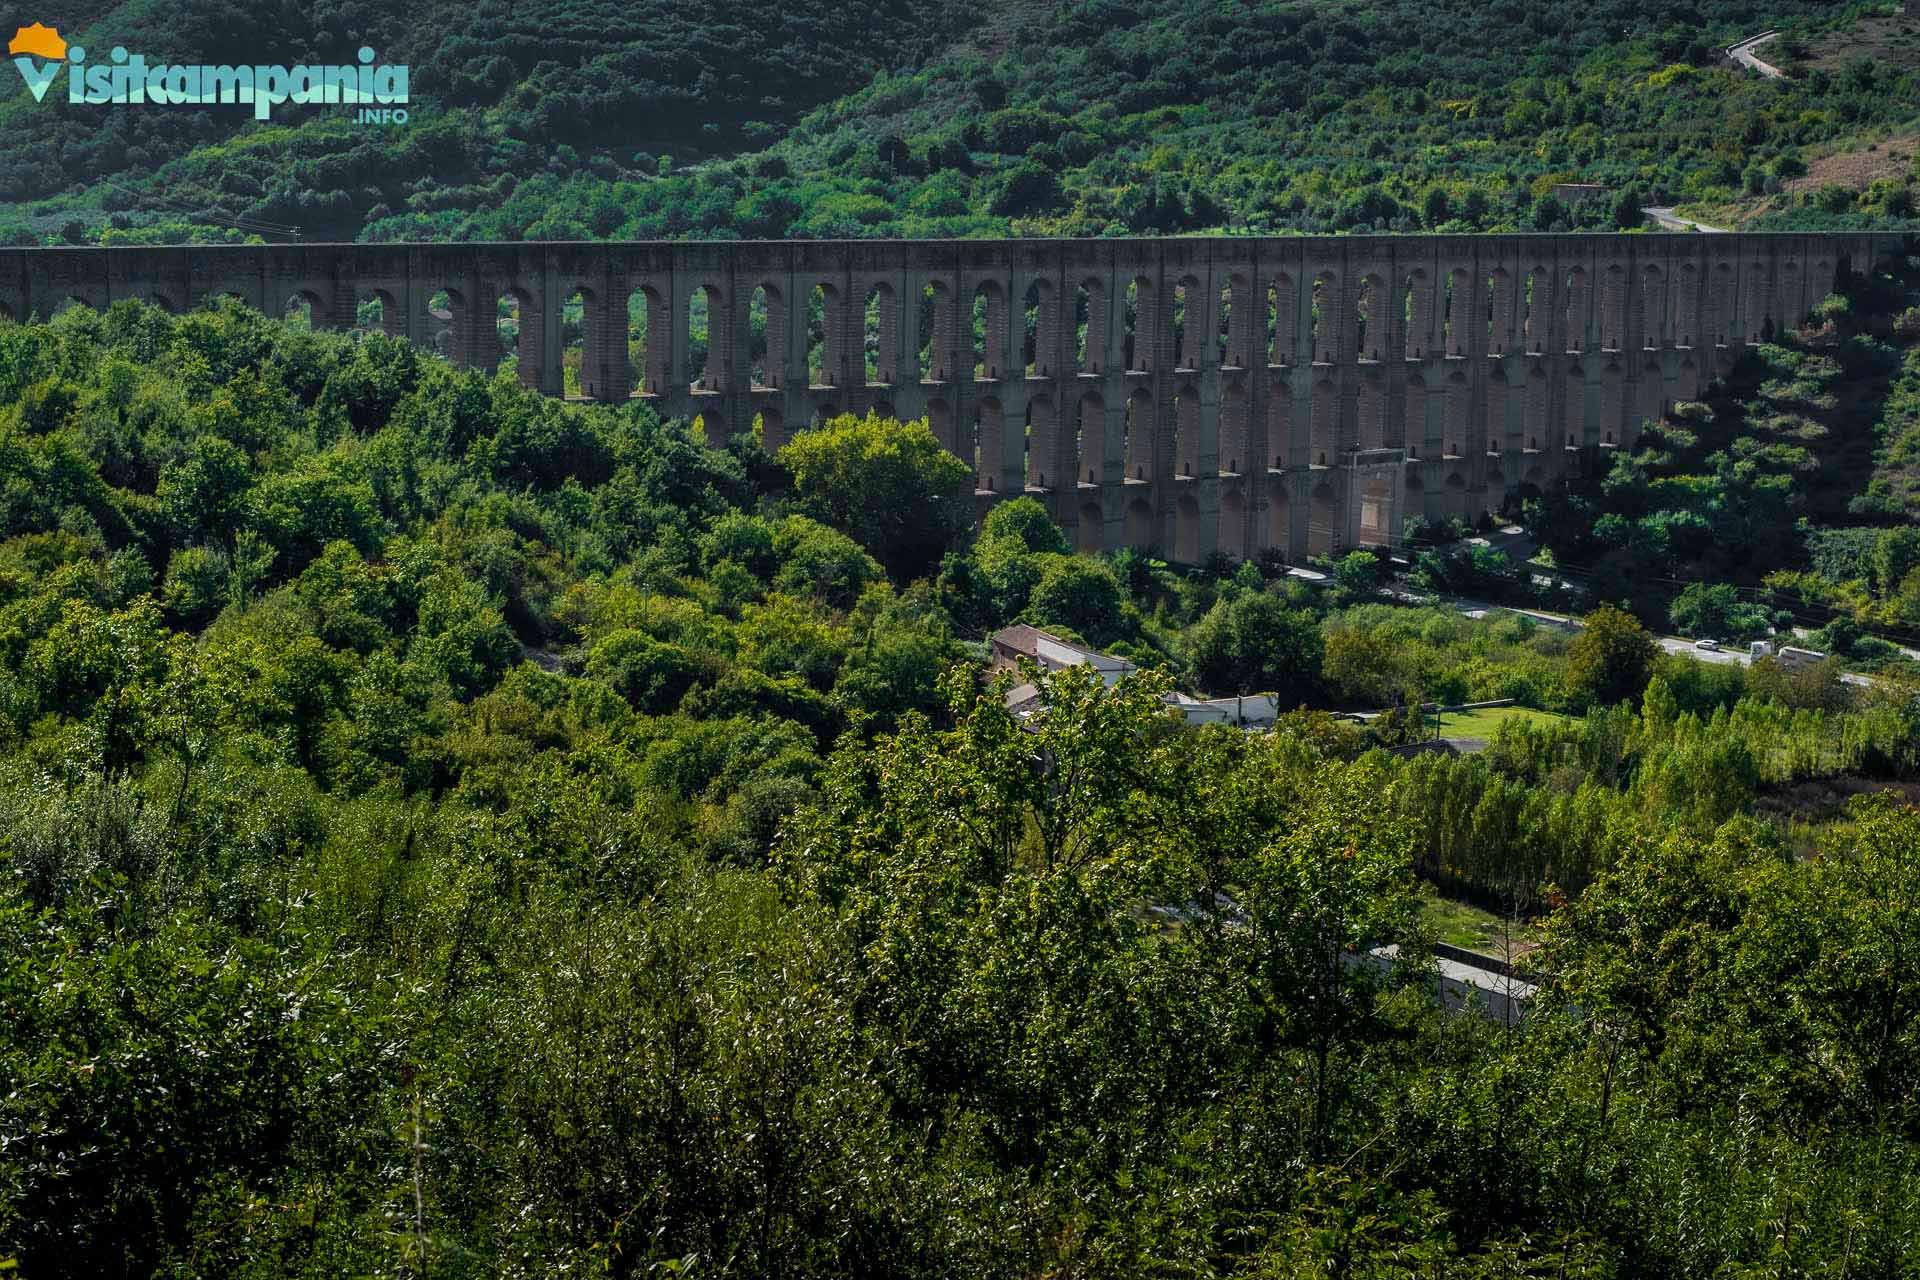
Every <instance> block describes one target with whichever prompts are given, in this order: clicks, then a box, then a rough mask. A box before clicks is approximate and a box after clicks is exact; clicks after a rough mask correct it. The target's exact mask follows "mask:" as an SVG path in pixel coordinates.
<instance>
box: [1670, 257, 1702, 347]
mask: <svg viewBox="0 0 1920 1280" xmlns="http://www.w3.org/2000/svg"><path fill="white" fill-rule="evenodd" d="M1678 274H1679V278H1678V279H1677V280H1675V281H1674V295H1675V296H1674V300H1673V317H1674V323H1673V344H1674V345H1675V346H1676V347H1692V346H1697V345H1699V342H1700V267H1699V265H1698V264H1696V263H1692V262H1683V263H1681V264H1680V271H1679V273H1678Z"/></svg>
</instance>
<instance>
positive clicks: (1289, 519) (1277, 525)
mask: <svg viewBox="0 0 1920 1280" xmlns="http://www.w3.org/2000/svg"><path fill="white" fill-rule="evenodd" d="M1267 545H1268V546H1269V547H1272V548H1273V549H1274V550H1275V551H1277V552H1278V553H1279V554H1280V558H1281V559H1282V560H1285V559H1287V558H1288V557H1290V556H1291V555H1292V554H1293V505H1292V504H1291V503H1290V502H1289V501H1288V500H1287V482H1286V479H1285V477H1283V476H1274V477H1272V483H1271V485H1270V492H1269V493H1268V495H1267Z"/></svg>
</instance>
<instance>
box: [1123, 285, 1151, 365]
mask: <svg viewBox="0 0 1920 1280" xmlns="http://www.w3.org/2000/svg"><path fill="white" fill-rule="evenodd" d="M1122 318H1123V320H1124V321H1125V328H1124V329H1123V331H1122V348H1123V351H1122V354H1123V355H1124V356H1125V358H1126V367H1127V371H1128V372H1129V373H1147V372H1151V371H1152V369H1153V344H1152V343H1151V342H1148V341H1145V340H1144V338H1145V335H1146V334H1147V333H1148V332H1150V331H1151V327H1152V324H1153V281H1151V280H1149V279H1147V277H1145V276H1135V277H1134V278H1133V279H1132V280H1130V281H1128V282H1127V296H1126V308H1125V310H1124V311H1123V313H1122Z"/></svg>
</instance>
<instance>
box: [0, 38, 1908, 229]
mask: <svg viewBox="0 0 1920 1280" xmlns="http://www.w3.org/2000/svg"><path fill="white" fill-rule="evenodd" d="M1884 7H1885V6H1883V5H1877V4H1873V5H1866V4H1856V5H1852V6H1847V7H1845V8H1841V9H1836V8H1835V7H1834V6H1832V5H1828V4H1819V3H1810V2H1797V0H1773V2H1771V3H1748V2H1745V0H1705V2H1702V3H1696V4H1681V5H1674V4H1655V3H1651V2H1650V0H1634V2H1632V3H1626V4H1616V5H1607V6H1594V5H1583V4H1573V3H1564V2H1547V0H1532V2H1528V3H1521V2H1519V0H1508V2H1506V3H1499V4H1483V3H1478V2H1477V0H1476V2H1469V0H1440V2H1439V3H1429V2H1426V0H1421V2H1417V3H1416V2H1415V0H1334V2H1332V3H1313V4H1307V3H1299V2H1296V0H1288V2H1284V3H1274V2H1267V3H1247V4H1218V5H1211V6H1208V5H1200V4H1196V3H1194V2H1193V0H1094V2H1093V3H1074V4H1058V5H1052V6H1035V7H1032V8H1026V9H1022V8H1017V7H1015V6H1011V5H1008V6H1001V7H997V8H992V7H990V8H989V9H988V10H987V11H986V14H985V16H984V17H981V16H980V15H979V14H978V13H977V12H975V11H972V10H968V11H965V12H962V11H960V10H958V9H956V8H954V7H952V6H938V5H934V4H931V3H928V2H927V0H894V2H893V3H889V4H887V5H884V6H882V7H880V8H877V9H876V8H873V7H870V6H869V7H858V8H855V7H847V6H831V5H825V4H818V3H816V4H812V5H803V6H798V7H796V6H795V5H793V4H781V5H773V4H768V3H765V2H764V0H756V2H755V3H749V4H747V5H744V6H741V5H721V4H717V3H712V2H711V0H709V2H708V3H703V4H699V5H692V6H689V5H680V4H672V5H670V4H667V3H665V0H651V2H649V3H640V4H635V5H620V6H615V5H612V4H581V3H568V4H561V3H557V2H548V3H536V4H522V5H516V6H511V7H509V6H508V5H505V4H502V3H482V4H478V5H453V4H448V3H440V2H437V0H436V2H435V3H430V4H428V5H426V6H424V7H413V6H409V7H407V8H406V9H404V10H400V9H397V8H390V7H378V6H373V5H367V4H364V3H347V4H343V5H339V6H336V7H333V8H329V9H324V10H321V9H311V8H300V7H297V6H292V5H284V4H283V5H279V6H270V7H265V8H263V7H259V6H249V7H239V6H234V5H231V4H229V3H225V2H224V0H189V2H188V3H159V2H157V0H145V2H143V3H134V4H127V5H123V6H120V7H119V8H117V9H115V10H113V11H112V12H111V13H109V14H108V15H106V16H104V17H101V18H99V19H98V20H97V21H93V22H91V23H90V24H88V25H86V26H85V27H84V28H83V30H84V33H85V34H84V39H85V40H86V41H87V42H88V43H89V44H90V45H92V46H93V47H96V48H98V47H101V46H102V45H103V44H105V43H111V42H115V41H118V42H122V43H125V44H127V45H128V46H129V47H133V48H139V49H142V50H143V51H145V52H148V53H149V54H156V55H157V54H162V53H168V54H176V55H181V56H186V55H192V56H194V57H196V58H201V57H204V58H208V59H213V60H219V59H235V60H267V59H268V58H269V57H270V58H272V59H275V60H285V61H287V62H289V63H291V62H294V61H295V60H297V59H298V58H316V59H338V58H343V57H347V56H349V55H350V52H351V50H352V49H353V48H355V47H357V46H358V45H359V44H360V43H362V42H365V43H369V44H372V45H374V46H375V47H377V48H378V49H379V50H380V52H381V55H382V57H383V58H384V59H394V60H402V59H403V60H405V61H407V62H408V63H409V64H411V65H412V66H413V68H414V74H413V87H414V96H415V100H416V101H415V105H414V109H413V119H412V121H411V122H410V123H408V124H407V125H404V126H399V127H380V126H371V125H356V124H353V123H351V122H350V121H349V120H348V118H347V112H346V111H345V110H344V109H324V108H293V107H286V108H282V109H281V111H280V114H279V117H278V118H276V120H275V121H274V122H273V123H272V124H271V125H269V126H260V125H255V124H253V123H251V122H250V121H249V120H246V119H245V118H244V117H243V115H242V114H241V113H224V114H219V115H215V116H208V115H205V114H203V113H194V112H190V111H186V110H180V109H173V108H143V109H136V108H105V107H87V106H82V107H69V106H68V105H66V104H65V103H64V102H53V101H49V102H47V103H40V104H36V103H34V102H32V101H31V99H30V98H29V97H28V96H27V95H26V94H25V92H24V91H22V92H20V93H18V94H16V95H15V96H14V97H13V98H12V99H11V100H9V101H7V102H6V103H5V104H0V123H4V125H5V127H6V128H7V129H8V130H9V134H10V137H11V138H13V139H17V140H19V141H18V145H12V146H10V147H9V148H8V150H7V154H6V155H5V157H3V158H0V199H4V200H5V201H8V202H10V204H11V209H10V210H9V211H7V212H4V213H0V233H3V234H6V235H7V236H8V238H12V239H14V240H26V239H29V238H32V239H36V240H39V239H48V238H58V237H61V236H63V235H64V236H65V237H66V238H70V239H78V240H87V239H93V238H98V237H100V236H103V235H108V236H116V237H140V238H148V239H161V238H168V237H177V236H179V235H182V234H187V233H189V232H198V233H202V234H241V233H242V232H240V231H236V230H234V224H239V225H240V226H241V227H242V228H244V227H246V226H248V225H255V224H271V225H272V226H276V227H277V226H286V227H291V228H298V229H299V231H300V232H301V234H302V235H303V236H305V237H306V238H309V239H315V238H349V237H352V238H363V239H424V238H429V237H434V238H507V239H514V238H522V237H566V238H573V237H578V238H594V237H619V238H647V237H681V236H732V235H739V236H750V237H751V236H766V237H777V236H816V237H818V236H921V235H967V234H1005V233H1008V232H1018V233H1025V234H1075V235H1102V234H1127V233H1142V232H1149V231H1160V232H1180V231H1202V230H1213V229H1229V230H1247V231H1254V232H1284V231H1329V230H1364V229H1397V230H1416V229H1430V228H1435V227H1448V228H1457V229H1462V230H1495V229H1511V228H1531V227H1539V228H1543V229H1552V228H1556V227H1572V226H1608V225H1612V224H1613V222H1614V221H1615V218H1616V212H1617V211H1616V207H1615V206H1616V205H1617V204H1622V205H1625V206H1628V208H1627V210H1626V216H1627V217H1628V218H1629V219H1630V220H1631V218H1632V217H1633V216H1634V215H1632V213H1631V206H1632V205H1634V204H1635V203H1636V200H1635V198H1634V197H1645V199H1646V200H1647V202H1648V203H1656V202H1665V203H1682V204H1687V205H1698V206H1701V207H1708V208H1712V207H1726V206H1728V205H1729V204H1732V203H1735V202H1738V201H1741V200H1755V201H1764V202H1765V203H1764V206H1762V205H1759V204H1756V205H1754V207H1752V208H1751V209H1749V210H1747V211H1746V213H1745V214H1743V215H1742V216H1743V217H1745V216H1747V214H1751V217H1752V225H1757V226H1838V225H1860V224H1866V223H1871V224H1873V225H1880V226H1885V225H1896V224H1898V225H1904V224H1907V223H1910V222H1911V220H1912V211H1913V205H1914V201H1913V197H1912V192H1913V183H1914V180H1915V179H1914V173H1913V169H1912V166H1911V164H1910V163H1909V164H1907V165H1904V166H1899V165H1896V166H1895V167H1894V168H1892V169H1888V168H1886V167H1885V166H1882V167H1880V168H1878V169H1874V170H1872V171H1871V174H1872V176H1871V180H1870V181H1868V180H1863V181H1860V182H1859V183H1857V184H1854V185H1849V184H1848V181H1847V180H1846V179H1845V177H1844V176H1843V177H1842V178H1841V179H1839V180H1837V181H1835V182H1834V183H1832V184H1829V185H1831V186H1833V187H1835V188H1837V190H1834V191H1830V190H1827V189H1826V187H1825V186H1816V187H1815V188H1812V189H1809V188H1808V187H1807V180H1808V174H1809V166H1810V165H1812V164H1815V163H1816V162H1818V161H1819V160H1820V159H1821V158H1822V157H1825V156H1829V155H1832V154H1835V153H1839V152H1845V151H1846V150H1847V149H1848V148H1850V147H1856V146H1857V147H1860V148H1865V147H1869V146H1875V145H1877V142H1878V141H1881V140H1888V139H1904V138H1907V137H1910V136H1911V135H1913V134H1915V133H1916V132H1920V124H1917V123H1916V122H1917V121H1920V90H1917V87H1916V84H1915V73H1914V70H1913V68H1912V66H1911V59H1910V58H1909V57H1908V56H1907V52H1908V51H1906V50H1905V47H1904V45H1903V44H1901V43H1900V38H1899V37H1897V36H1892V37H1883V36H1882V35H1875V36H1874V37H1873V38H1872V39H1866V38H1863V37H1862V36H1861V35H1860V32H1861V31H1862V30H1866V29H1865V28H1857V27H1856V19H1860V18H1863V17H1864V18H1868V19H1870V20H1871V21H1872V22H1884V21H1886V20H1885V19H1881V18H1877V17H1874V16H1873V15H1876V14H1878V12H1879V11H1880V10H1881V9H1882V8H1884ZM59 16H60V15H59V14H58V13H57V12H56V13H54V14H53V15H51V16H50V17H49V19H48V20H49V21H52V20H54V19H57V18H58V17H59ZM1769 26H1780V27H1782V28H1784V29H1786V30H1787V31H1788V32H1789V37H1790V38H1789V42H1788V43H1787V44H1786V45H1783V48H1785V49H1786V50H1787V51H1788V52H1790V53H1792V54H1793V55H1794V56H1795V57H1796V58H1798V59H1800V61H1797V62H1796V63H1795V64H1794V74H1793V75H1792V76H1791V78H1789V79H1787V80H1784V81H1769V80H1763V79H1761V78H1759V77H1757V76H1754V75H1752V74H1750V73H1746V72H1743V71H1740V70H1738V69H1736V68H1733V67H1732V66H1731V65H1730V64H1728V63H1726V62H1725V61H1724V60H1723V59H1721V58H1720V56H1719V54H1718V50H1719V48H1720V47H1721V46H1723V45H1725V44H1727V43H1730V42H1731V41H1733V40H1735V39H1737V38H1739V37H1741V36H1743V35H1748V34H1752V33H1753V32H1756V31H1759V30H1763V29H1765V28H1767V27H1769ZM63 29H66V28H63ZM76 30H82V28H75V29H74V30H69V32H68V34H69V35H70V36H73V35H74V34H75V31H76ZM1879 30H1880V28H1878V27H1873V28H1872V31H1875V32H1878V31H1879ZM1852 50H1857V51H1858V53H1859V55H1860V56H1858V57H1849V51H1852ZM1815 55H1818V56H1815ZM52 96H53V95H49V97H50V99H51V98H52ZM1889 150H1890V152H1891V153H1892V154H1895V155H1900V156H1911V154H1912V152H1911V150H1910V149H1909V150H1906V151H1899V150H1897V149H1894V148H1890V149H1889ZM1817 172H1818V171H1816V174H1817ZM1567 181H1579V182H1597V183H1602V184H1605V185H1606V186H1608V187H1609V188H1610V189H1611V190H1612V191H1613V192H1615V193H1616V196H1615V197H1614V198H1610V199H1608V200H1604V201H1598V202H1592V203H1588V204H1586V205H1583V206H1580V207H1578V208H1572V209H1570V208H1568V207H1566V206H1565V205H1563V204H1562V203H1561V202H1560V201H1558V200H1556V199H1552V198H1551V197H1550V196H1549V193H1550V191H1551V188H1552V186H1553V184H1554V183H1555V182H1567ZM1855 186H1857V187H1858V188H1859V189H1858V190H1855ZM1619 195H1625V196H1627V197H1629V198H1628V199H1626V200H1624V201H1623V200H1620V199H1619V198H1618V196H1619ZM75 224H77V225H75Z"/></svg>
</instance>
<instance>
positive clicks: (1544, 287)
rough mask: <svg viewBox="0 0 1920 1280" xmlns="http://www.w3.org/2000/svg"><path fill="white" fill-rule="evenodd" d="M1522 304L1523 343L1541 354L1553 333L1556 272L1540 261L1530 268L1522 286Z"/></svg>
mask: <svg viewBox="0 0 1920 1280" xmlns="http://www.w3.org/2000/svg"><path fill="white" fill-rule="evenodd" d="M1519 306H1520V320H1519V325H1518V333H1519V341H1520V347H1521V349H1522V350H1523V351H1528V352H1531V353H1532V354H1534V355H1540V354H1541V353H1543V352H1545V351H1546V349H1547V343H1548V341H1549V340H1550V339H1551V337H1552V335H1551V334H1550V333H1549V330H1550V329H1551V328H1552V327H1553V322H1552V317H1553V276H1552V273H1550V272H1549V271H1548V270H1547V269H1546V268H1545V267H1542V266H1539V265H1537V264H1536V265H1535V266H1534V267H1533V269H1532V270H1530V271H1528V272H1527V275H1526V280H1525V283H1524V284H1523V285H1522V286H1521V289H1520V297H1519Z"/></svg>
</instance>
